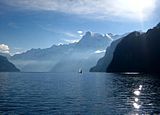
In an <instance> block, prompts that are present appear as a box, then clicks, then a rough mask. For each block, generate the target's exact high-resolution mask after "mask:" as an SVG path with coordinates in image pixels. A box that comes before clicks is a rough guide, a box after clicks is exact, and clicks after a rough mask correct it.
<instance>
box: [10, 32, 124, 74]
mask: <svg viewBox="0 0 160 115" xmlns="http://www.w3.org/2000/svg"><path fill="white" fill-rule="evenodd" d="M120 37H122V36H121V35H112V34H105V35H102V34H99V33H92V32H86V33H85V35H84V36H83V37H82V39H81V40H80V41H79V42H77V43H71V44H63V45H53V46H52V47H50V48H46V49H40V48H39V49H31V50H28V51H27V52H24V53H21V54H16V55H14V56H11V57H9V60H10V61H11V62H12V63H14V64H15V65H16V66H17V67H18V68H20V69H21V71H24V72H48V71H51V72H77V71H78V70H79V68H82V70H83V71H89V69H90V68H91V67H92V66H93V65H95V64H96V62H97V61H98V59H99V58H101V57H102V56H104V53H105V49H106V48H107V47H108V46H109V45H110V44H111V42H112V41H113V40H115V39H118V38H120Z"/></svg>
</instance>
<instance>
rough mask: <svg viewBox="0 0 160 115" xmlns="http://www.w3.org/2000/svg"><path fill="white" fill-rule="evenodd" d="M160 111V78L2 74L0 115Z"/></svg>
mask: <svg viewBox="0 0 160 115" xmlns="http://www.w3.org/2000/svg"><path fill="white" fill-rule="evenodd" d="M153 113H156V114H160V79H158V77H157V76H151V75H118V74H105V73H84V74H76V73H64V74H63V73H0V115H3V114H6V115H7V114H9V115H10V114H11V115H15V114H27V115H28V114H29V115H36V114H37V115H44V114H49V115H50V114H52V115H53V114H56V115H59V114H60V115H72V114H73V115H75V114H81V115H104V114H105V115H117V114H118V115H119V114H129V115H130V114H153Z"/></svg>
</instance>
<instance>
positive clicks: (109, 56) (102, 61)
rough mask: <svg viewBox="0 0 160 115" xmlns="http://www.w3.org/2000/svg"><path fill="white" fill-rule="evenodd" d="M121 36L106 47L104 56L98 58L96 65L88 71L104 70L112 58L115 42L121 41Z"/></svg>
mask: <svg viewBox="0 0 160 115" xmlns="http://www.w3.org/2000/svg"><path fill="white" fill-rule="evenodd" d="M121 39H122V38H120V39H118V40H115V41H113V42H112V43H111V45H110V46H109V47H107V49H106V53H105V56H104V57H102V58H101V59H99V60H98V62H97V64H96V66H94V67H92V68H91V69H90V72H106V69H107V67H108V65H109V63H110V62H111V60H112V58H113V52H114V50H115V48H116V46H117V44H118V43H119V42H120V41H121Z"/></svg>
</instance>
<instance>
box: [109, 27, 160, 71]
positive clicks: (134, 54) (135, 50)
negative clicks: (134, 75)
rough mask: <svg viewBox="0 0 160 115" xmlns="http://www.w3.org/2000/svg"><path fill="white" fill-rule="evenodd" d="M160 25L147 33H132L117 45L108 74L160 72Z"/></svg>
mask: <svg viewBox="0 0 160 115" xmlns="http://www.w3.org/2000/svg"><path fill="white" fill-rule="evenodd" d="M159 49H160V24H158V25H157V26H156V27H154V28H152V29H149V30H148V31H147V32H146V33H140V32H132V33H130V34H129V35H127V36H126V37H124V38H123V39H122V40H121V41H120V43H119V44H118V45H117V47H116V49H115V51H114V54H113V59H112V61H111V63H110V65H109V66H108V68H107V69H106V71H107V72H142V73H159V72H160V61H159V59H160V50H159Z"/></svg>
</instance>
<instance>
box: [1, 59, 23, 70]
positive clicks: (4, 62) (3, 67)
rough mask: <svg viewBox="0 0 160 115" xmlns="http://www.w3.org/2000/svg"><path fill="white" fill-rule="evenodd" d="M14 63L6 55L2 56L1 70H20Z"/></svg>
mask: <svg viewBox="0 0 160 115" xmlns="http://www.w3.org/2000/svg"><path fill="white" fill-rule="evenodd" d="M19 71H20V70H19V69H17V68H16V67H15V66H14V65H13V64H12V63H10V62H9V61H8V60H7V58H6V57H4V56H0V72H19Z"/></svg>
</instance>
